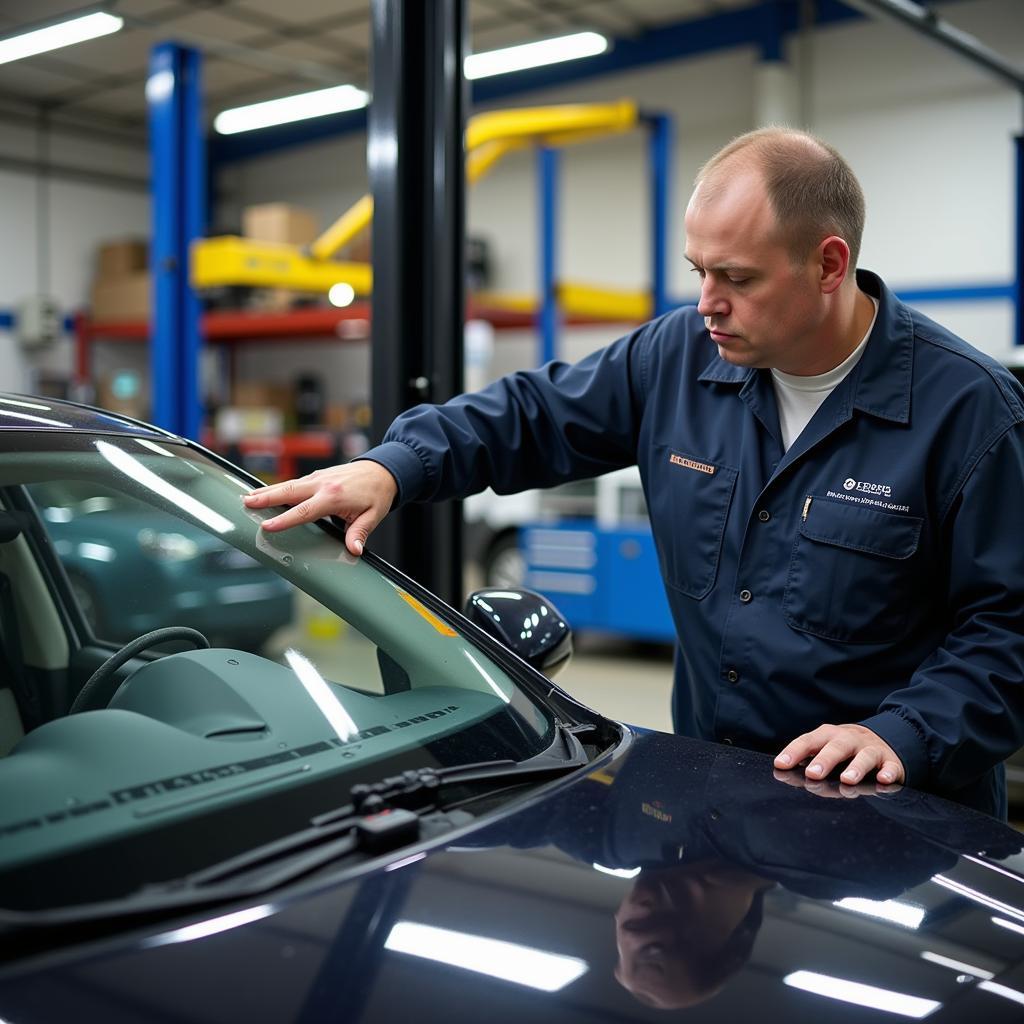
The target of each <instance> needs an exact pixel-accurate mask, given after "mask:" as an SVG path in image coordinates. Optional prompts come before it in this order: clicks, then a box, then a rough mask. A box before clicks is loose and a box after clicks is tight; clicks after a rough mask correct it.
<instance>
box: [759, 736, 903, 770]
mask: <svg viewBox="0 0 1024 1024" xmlns="http://www.w3.org/2000/svg"><path fill="white" fill-rule="evenodd" d="M808 758H810V759H811V763H810V764H809V765H808V766H807V768H806V769H805V770H804V775H806V776H807V778H808V779H825V778H827V777H828V775H829V773H830V772H831V771H832V769H833V768H835V767H836V765H838V764H842V763H843V762H844V761H849V762H850V763H849V764H848V765H847V766H846V768H845V769H843V773H842V775H840V776H839V778H840V780H841V781H842V782H845V783H846V784H847V785H856V784H857V783H858V782H860V781H861V780H862V779H864V778H865V777H867V776H868V775H870V774H871V773H872V772H875V773H876V774H875V779H876V780H877V781H878V782H880V783H881V784H882V785H893V784H894V783H902V782H903V781H904V778H905V776H906V773H905V772H904V770H903V763H902V762H901V761H900V759H899V758H898V757H897V756H896V751H894V750H893V749H892V747H890V746H889V744H888V743H886V742H885V741H884V740H883V739H881V737H879V736H877V735H876V734H875V733H873V732H872V731H871V730H870V729H866V728H865V727H864V726H863V725H819V726H818V728H817V729H815V730H814V731H813V732H805V733H804V734H803V735H802V736H797V738H796V739H795V740H793V741H792V742H791V743H790V744H789V745H788V746H787V747H786V748H785V749H784V750H783V751H782V752H781V753H780V754H779V755H778V756H777V757H776V758H775V767H776V768H781V769H784V770H786V769H788V770H791V769H793V768H796V767H798V766H799V765H800V764H801V763H802V762H803V761H805V760H807V759H808Z"/></svg>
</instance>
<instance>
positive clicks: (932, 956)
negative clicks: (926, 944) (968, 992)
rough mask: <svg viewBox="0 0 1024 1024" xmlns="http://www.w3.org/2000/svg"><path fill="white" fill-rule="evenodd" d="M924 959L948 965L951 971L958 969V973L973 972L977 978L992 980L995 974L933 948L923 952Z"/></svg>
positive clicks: (922, 957) (944, 965)
mask: <svg viewBox="0 0 1024 1024" xmlns="http://www.w3.org/2000/svg"><path fill="white" fill-rule="evenodd" d="M921 959H922V960H927V961H928V962H929V963H933V964H938V965H939V966H940V967H948V968H949V969H950V970H951V971H956V972H957V973H958V974H973V975H974V976H975V977H976V978H984V979H985V980H986V981H991V980H992V978H994V977H995V975H994V974H993V973H992V972H991V971H986V970H985V969H984V968H983V967H974V966H972V965H971V964H965V963H964V962H963V961H962V960H953V959H951V958H950V957H948V956H942V955H941V954H940V953H933V952H931V950H925V951H924V952H923V953H922V954H921Z"/></svg>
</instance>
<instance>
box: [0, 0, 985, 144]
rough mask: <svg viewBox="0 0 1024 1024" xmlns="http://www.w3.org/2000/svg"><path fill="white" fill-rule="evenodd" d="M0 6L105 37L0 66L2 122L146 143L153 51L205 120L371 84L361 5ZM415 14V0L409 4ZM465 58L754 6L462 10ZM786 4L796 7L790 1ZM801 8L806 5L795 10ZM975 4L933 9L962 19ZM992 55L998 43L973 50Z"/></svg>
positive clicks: (364, 4)
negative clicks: (75, 17)
mask: <svg viewBox="0 0 1024 1024" xmlns="http://www.w3.org/2000/svg"><path fill="white" fill-rule="evenodd" d="M88 2H89V0H2V2H0V37H3V36H6V35H11V34H15V33H17V32H18V31H20V30H24V29H27V28H30V27H36V26H38V25H39V24H40V23H41V22H46V21H50V20H59V19H61V18H62V17H66V16H69V15H72V14H75V13H84V12H86V11H89V10H95V9H96V8H97V7H100V8H102V9H104V10H107V11H109V12H111V13H116V14H119V15H121V16H122V17H123V18H124V19H125V27H124V28H123V29H122V30H121V31H120V32H116V33H114V34H113V35H110V36H105V37H102V38H100V39H94V40H91V41H89V42H85V43H80V44H78V45H76V46H69V47H66V48H64V49H61V50H55V51H51V52H50V53H45V54H40V55H38V56H35V57H29V58H27V59H24V60H18V61H13V62H11V63H9V64H2V65H0V114H4V113H5V112H6V115H7V117H8V118H14V117H17V118H18V119H19V120H25V119H26V118H35V117H38V116H39V115H45V116H46V117H47V119H48V120H49V123H51V124H53V125H57V124H60V123H63V124H65V125H67V124H77V125H79V126H80V127H85V128H92V127H94V128H95V129H96V130H103V131H105V132H114V133H117V134H122V133H123V134H124V136H125V137H128V138H135V139H140V138H142V137H144V132H145V122H146V105H145V98H144V84H145V79H146V74H147V67H148V60H149V53H150V50H151V48H152V47H153V45H154V44H156V43H159V42H163V41H167V40H175V41H178V42H180V43H183V44H185V45H188V46H193V47H195V48H197V49H200V50H201V51H202V52H203V54H204V74H205V83H204V84H205V100H206V104H205V105H206V111H207V114H208V116H209V117H210V118H212V117H213V116H214V115H215V114H216V113H218V112H219V111H221V110H224V109H226V108H228V107H232V106H239V105H242V104H244V103H252V102H256V101H258V100H263V99H272V98H276V97H279V96H287V95H291V94H294V93H297V92H303V91H307V90H310V89H316V88H322V87H323V86H325V85H336V84H341V83H343V82H349V83H352V84H353V85H358V86H363V87H365V86H366V85H367V83H368V78H369V43H370V2H369V0H287V2H286V3H282V2H281V0H106V2H103V0H98V3H96V2H94V3H93V4H91V5H90V6H89V7H83V3H88ZM417 2H418V0H417ZM467 2H468V7H469V18H470V28H471V48H472V49H473V50H474V51H475V52H482V51H485V50H492V49H497V48H499V47H502V46H510V45H514V44H517V43H525V42H531V41H533V40H536V39H543V38H546V37H550V36H553V35H562V34H566V33H569V32H575V31H582V30H586V29H591V30H596V31H599V32H602V33H604V34H605V35H608V36H610V37H614V38H617V39H619V40H624V39H630V38H635V37H638V36H641V35H643V34H645V33H649V32H652V31H654V32H656V31H657V29H658V28H659V27H660V26H664V25H667V24H678V23H680V22H684V21H686V20H687V19H695V18H706V17H708V16H709V15H714V14H719V13H723V12H726V11H731V10H737V9H740V8H749V7H756V6H759V3H761V2H764V0H467ZM792 2H796V0H792ZM799 2H800V3H810V4H811V5H812V6H813V4H814V3H815V0H799ZM973 3H984V0H957V2H956V3H953V2H952V0H950V2H949V3H943V4H937V5H936V6H937V7H939V8H940V9H942V10H948V9H950V8H953V9H956V8H959V9H963V8H965V7H967V6H969V5H970V4H973ZM982 42H984V43H986V44H987V45H989V46H991V47H993V48H994V49H996V50H998V49H999V46H1000V40H998V39H995V40H982Z"/></svg>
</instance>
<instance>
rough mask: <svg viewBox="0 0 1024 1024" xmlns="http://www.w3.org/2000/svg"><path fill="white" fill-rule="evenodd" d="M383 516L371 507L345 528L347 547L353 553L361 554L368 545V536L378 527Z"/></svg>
mask: <svg viewBox="0 0 1024 1024" xmlns="http://www.w3.org/2000/svg"><path fill="white" fill-rule="evenodd" d="M382 518H383V516H380V515H378V514H377V513H376V512H375V511H374V510H373V509H369V510H368V511H366V512H364V513H363V514H362V515H361V516H356V518H355V519H353V520H352V522H351V523H349V524H348V526H347V527H346V528H345V547H346V548H348V550H349V551H350V552H351V553H352V554H353V555H361V554H362V553H363V548H364V547H365V546H366V541H367V538H368V537H369V536H370V534H371V533H372V532H373V531H374V530H375V529H376V527H377V524H378V523H379V522H380V521H381V519H382Z"/></svg>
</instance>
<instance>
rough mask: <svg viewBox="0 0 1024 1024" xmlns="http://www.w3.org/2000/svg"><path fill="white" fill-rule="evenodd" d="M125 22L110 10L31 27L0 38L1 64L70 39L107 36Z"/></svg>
mask: <svg viewBox="0 0 1024 1024" xmlns="http://www.w3.org/2000/svg"><path fill="white" fill-rule="evenodd" d="M123 25H124V18H118V17H116V16H115V15H113V14H104V13H103V12H102V11H95V12H94V13H92V14H86V15H83V16H82V17H79V18H72V19H71V20H70V21H62V22H60V24H58V25H47V26H45V27H44V28H37V29H32V30H31V31H29V32H22V33H21V34H20V35H16V36H10V37H9V38H7V39H0V64H6V63H7V62H8V61H12V60H21V58H22V57H34V56H35V55H36V54H37V53H46V52H47V51H48V50H59V49H60V48H61V47H62V46H71V45H72V44H73V43H84V42H85V41H86V40H87V39H96V38H97V37H98V36H108V35H110V33H111V32H116V31H117V30H118V29H119V28H121V27H122V26H123Z"/></svg>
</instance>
